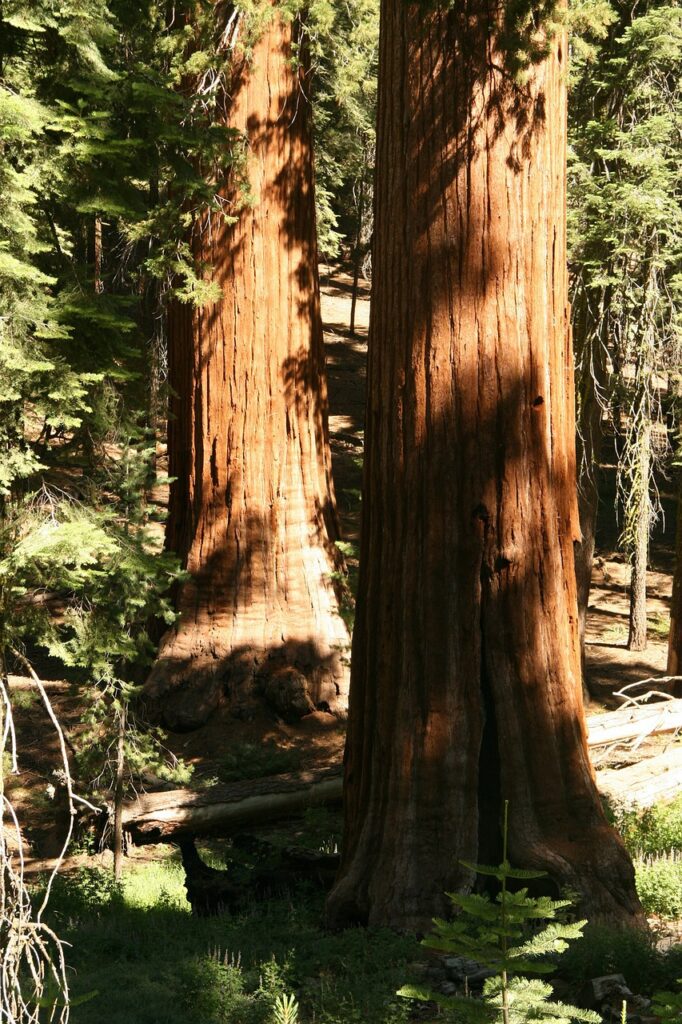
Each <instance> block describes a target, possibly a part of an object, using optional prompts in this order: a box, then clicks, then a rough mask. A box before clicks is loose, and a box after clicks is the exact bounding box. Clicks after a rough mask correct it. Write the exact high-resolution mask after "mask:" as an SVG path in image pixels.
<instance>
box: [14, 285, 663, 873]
mask: <svg viewBox="0 0 682 1024" xmlns="http://www.w3.org/2000/svg"><path fill="white" fill-rule="evenodd" d="M322 271H323V275H322V286H323V297H322V312H323V318H324V321H325V325H326V334H325V341H326V353H327V368H328V377H329V404H330V438H331V446H332V455H333V468H334V480H335V488H336V497H337V503H338V508H339V515H340V520H341V525H342V531H343V535H344V537H345V539H346V540H347V541H351V542H356V541H357V539H358V533H359V519H360V488H361V477H362V473H361V458H362V446H363V428H364V403H365V387H366V369H365V363H366V354H367V331H368V325H369V295H368V287H367V285H366V284H364V283H363V286H362V295H361V298H360V301H359V303H358V310H357V314H356V324H357V331H356V336H355V337H351V336H350V334H349V329H348V324H349V320H350V293H351V280H350V278H349V277H347V276H345V275H341V274H338V273H335V274H334V276H333V277H327V275H325V273H324V268H322ZM612 487H613V472H612V470H609V469H608V468H607V469H606V471H605V491H606V496H605V499H604V501H603V504H602V509H601V521H600V529H599V532H598V557H597V560H596V564H595V572H594V585H593V590H592V596H591V601H590V608H589V616H588V624H587V651H586V656H587V671H588V673H589V677H590V685H591V688H592V690H593V692H594V693H596V694H597V695H598V700H595V701H593V702H592V705H591V706H590V708H589V711H590V712H592V713H594V712H596V711H598V710H600V708H602V707H606V706H614V703H617V702H614V700H613V698H612V697H611V694H612V693H613V691H614V690H617V689H619V688H620V687H621V686H624V685H626V684H627V683H630V682H633V681H636V680H640V679H643V678H646V677H648V676H653V675H660V674H662V673H664V672H665V662H666V636H665V631H666V628H667V621H668V614H669V603H670V590H671V576H670V571H671V569H672V564H673V563H672V559H673V544H674V540H673V538H674V530H675V522H674V503H673V502H672V497H671V495H667V494H666V493H665V482H664V483H663V487H662V490H663V499H664V508H665V511H666V515H665V522H664V527H665V528H664V529H663V528H662V527H661V528H659V529H658V530H657V532H656V533H655V534H654V537H653V540H652V568H651V571H650V572H649V577H648V585H649V619H650V626H651V629H650V642H649V647H648V649H647V651H646V652H644V653H639V654H635V653H632V652H629V651H627V650H626V648H625V642H626V639H627V615H628V599H627V576H628V567H627V566H626V565H625V564H624V562H623V559H622V556H620V555H618V554H617V553H614V548H615V545H616V537H615V535H614V528H613V525H612V523H613V508H612V501H611V500H610V498H609V491H610V490H612ZM349 561H350V563H351V568H352V567H353V564H354V557H353V554H352V553H351V555H350V558H349ZM23 686H24V684H22V683H20V682H19V681H17V682H15V684H14V688H16V692H19V691H20V689H21V687H23ZM21 692H22V694H23V693H25V691H24V690H21ZM49 692H50V695H51V697H52V699H53V702H54V704H55V708H56V711H57V714H58V716H59V717H60V720H61V721H62V723H63V726H64V729H65V732H66V735H67V738H68V740H69V745H70V747H71V751H72V753H73V752H74V751H75V749H76V747H77V745H78V734H79V731H80V730H81V728H82V727H81V726H80V724H79V722H80V715H81V710H82V701H83V692H82V690H81V691H80V692H79V691H78V690H77V689H75V688H73V687H71V686H70V685H69V684H67V683H61V684H53V685H51V687H50V691H49ZM16 718H17V728H18V740H19V748H20V751H21V761H20V769H21V774H20V775H19V776H16V777H14V778H13V779H12V780H11V781H10V784H9V790H10V793H11V796H12V798H13V800H14V802H15V804H16V805H17V810H18V812H19V815H20V817H21V818H22V819H23V820H24V821H25V822H26V830H25V840H26V843H27V846H28V847H29V850H30V854H32V855H33V857H35V858H41V857H49V856H51V855H53V853H54V852H56V850H55V849H54V846H55V835H54V828H53V826H52V822H53V821H54V816H55V810H58V808H57V807H56V805H55V801H54V800H53V798H52V796H51V793H52V790H51V787H52V785H53V783H54V776H53V772H54V768H55V766H56V764H57V760H58V758H57V746H56V737H54V735H53V733H52V731H51V730H50V729H49V728H48V723H47V720H46V716H45V713H44V710H43V709H42V707H41V706H40V703H39V702H37V701H36V700H34V699H32V698H31V697H30V695H29V696H27V695H24V696H23V697H22V698H21V700H20V706H19V707H18V708H17V712H16ZM168 746H169V748H170V749H172V750H173V752H174V753H175V754H177V755H179V756H181V757H182V758H183V759H184V760H186V761H187V762H189V763H190V764H192V765H193V766H194V769H195V778H196V779H198V780H202V779H203V780H204V781H205V782H208V781H210V780H212V779H221V780H222V779H223V778H224V773H225V766H226V764H228V765H229V764H231V763H233V761H234V758H235V757H238V756H240V752H242V751H246V752H247V754H248V752H249V751H250V752H251V753H253V751H254V750H258V749H263V750H266V751H268V750H272V751H275V752H277V751H283V754H280V753H278V754H277V757H282V756H283V757H285V758H288V760H286V765H285V767H284V768H281V767H280V768H277V767H276V764H277V763H278V762H277V761H276V759H275V760H273V768H272V769H271V770H270V771H265V772H264V774H272V773H274V772H276V771H278V770H280V771H281V770H296V769H303V768H306V767H311V766H313V765H315V766H320V767H321V766H323V765H326V764H331V763H334V762H338V761H339V760H340V758H341V752H342V747H343V725H342V724H341V723H339V722H338V721H337V720H336V719H335V718H333V717H332V716H330V715H326V714H324V713H321V712H318V713H315V714H314V715H311V716H309V717H308V718H307V719H304V720H303V721H302V722H301V723H299V724H297V725H295V726H294V725H290V724H287V723H285V722H282V721H280V720H278V719H276V718H275V717H274V716H267V715H263V716H262V717H260V718H254V719H252V720H250V721H244V720H242V719H236V718H234V717H233V716H231V714H230V713H229V710H228V709H226V710H224V711H222V712H220V713H219V714H218V715H216V716H214V718H213V719H211V721H210V722H209V723H208V724H207V725H206V726H204V727H203V728H202V729H200V730H197V731H196V732H193V733H190V734H185V735H170V736H169V737H168ZM273 757H274V755H273ZM230 759H232V760H230Z"/></svg>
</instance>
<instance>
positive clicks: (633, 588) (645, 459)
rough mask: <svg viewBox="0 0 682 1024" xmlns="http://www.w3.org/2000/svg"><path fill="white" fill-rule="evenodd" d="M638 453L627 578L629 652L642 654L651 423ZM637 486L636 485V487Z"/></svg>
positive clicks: (645, 427)
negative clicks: (635, 514) (638, 478)
mask: <svg viewBox="0 0 682 1024" xmlns="http://www.w3.org/2000/svg"><path fill="white" fill-rule="evenodd" d="M637 446H638V448H639V451H638V453H637V457H638V460H639V474H638V476H639V477H640V479H641V486H639V487H637V517H636V521H635V524H634V526H635V533H634V538H633V540H634V544H633V549H632V572H631V575H630V631H629V635H628V650H630V651H645V650H646V645H647V629H646V569H647V563H648V561H649V533H650V531H651V509H650V504H649V469H650V464H651V423H650V422H647V423H644V424H643V425H642V428H641V431H640V435H639V437H638V438H637ZM635 486H637V485H635Z"/></svg>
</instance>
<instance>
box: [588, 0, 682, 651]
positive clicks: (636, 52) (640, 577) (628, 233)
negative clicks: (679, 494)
mask: <svg viewBox="0 0 682 1024" xmlns="http://www.w3.org/2000/svg"><path fill="white" fill-rule="evenodd" d="M583 7H585V8H590V7H592V8H593V11H592V13H593V15H596V17H597V23H598V24H599V22H601V25H602V26H606V31H605V33H604V35H605V37H604V39H603V42H601V43H599V42H598V43H597V45H593V46H592V47H591V48H590V49H587V50H583V51H579V58H580V59H579V60H578V61H576V70H575V77H576V83H575V87H574V91H573V102H572V126H571V143H572V155H573V159H572V162H571V176H570V182H571V189H570V195H571V206H572V246H571V250H572V263H573V266H574V275H573V280H574V288H573V293H574V294H573V304H574V324H575V332H576V342H577V347H578V351H579V353H580V357H581V363H582V367H583V369H584V373H583V379H584V381H585V385H584V394H585V396H586V398H585V401H584V402H583V404H582V417H581V419H582V424H583V427H582V434H583V437H584V438H585V454H586V459H585V468H586V472H585V474H584V481H585V482H584V486H583V493H584V495H585V500H584V514H583V516H582V525H583V532H584V535H585V538H586V542H585V543H584V553H585V555H586V556H587V558H586V559H585V565H584V569H583V571H582V574H581V575H582V579H583V581H584V589H583V609H582V614H583V615H584V608H585V604H586V598H587V589H586V587H587V581H588V579H589V575H590V572H591V554H590V551H591V550H593V547H594V543H593V527H594V522H595V517H596V490H595V488H594V485H593V484H592V483H591V480H590V478H591V475H592V473H593V472H594V469H593V466H592V465H591V463H592V462H593V461H594V458H593V457H594V456H595V455H596V454H598V453H596V452H595V450H594V441H593V439H594V438H595V436H596V434H595V426H594V419H595V408H596V403H595V401H594V397H590V396H594V393H595V391H594V389H595V387H596V388H597V390H599V391H600V394H601V405H602V406H603V407H604V408H608V409H610V414H611V420H612V423H613V427H614V429H615V432H616V437H617V450H618V492H619V500H620V506H621V509H622V515H623V519H622V537H621V542H622V545H623V547H624V548H625V550H626V552H627V553H628V554H629V556H630V559H631V562H632V586H631V611H630V635H629V646H630V647H631V648H632V649H635V650H640V649H642V648H643V647H644V646H645V644H646V567H647V561H648V548H649V535H650V531H651V527H652V524H653V521H654V517H655V514H656V510H657V492H656V485H655V477H654V471H655V469H656V467H657V466H660V465H661V464H662V463H664V462H665V460H666V459H667V458H668V457H669V452H670V449H669V446H667V445H666V442H665V429H664V424H665V420H666V406H665V401H666V399H665V392H662V391H661V383H662V381H664V380H665V375H666V373H667V372H668V371H670V370H673V369H674V368H675V367H677V366H679V363H680V356H679V353H680V320H679V312H678V310H679V275H680V266H681V264H680V258H681V253H682V230H681V229H682V206H681V205H680V166H681V165H682V159H681V158H682V152H681V150H680V138H681V137H682V135H681V133H680V124H681V121H680V118H681V115H682V106H681V105H680V101H681V98H682V94H681V92H680V84H679V83H680V70H681V66H680V60H681V55H682V37H681V35H680V27H681V25H682V21H681V18H682V10H681V9H680V7H679V5H678V4H668V3H657V2H652V3H648V4H647V5H645V7H643V8H635V9H633V8H632V7H631V6H630V5H620V4H616V5H614V7H613V8H611V7H609V6H608V5H603V4H596V5H595V4H592V5H590V4H584V5H583ZM596 415H597V416H598V417H599V419H601V416H600V414H599V413H596Z"/></svg>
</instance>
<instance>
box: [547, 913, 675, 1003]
mask: <svg viewBox="0 0 682 1024" xmlns="http://www.w3.org/2000/svg"><path fill="white" fill-rule="evenodd" d="M681 972H682V946H676V947H673V948H672V949H671V950H669V951H668V952H667V953H663V952H661V951H660V950H658V949H656V946H655V944H654V940H653V938H652V937H651V936H650V935H648V934H645V933H642V932H639V931H636V930H635V929H631V928H614V927H610V926H608V925H600V924H588V925H587V927H586V928H585V932H584V934H583V937H582V939H581V940H580V942H574V943H572V944H571V946H570V947H569V949H568V950H567V951H566V953H564V954H563V956H562V958H561V976H562V977H564V978H566V980H568V981H570V982H573V983H575V985H576V987H582V984H583V983H584V982H585V981H586V980H587V979H588V978H598V977H601V976H603V975H605V974H622V975H624V977H625V979H626V981H627V983H628V986H629V987H630V989H632V991H633V992H637V993H639V994H642V995H651V994H652V993H653V992H655V991H656V990H657V989H663V988H669V987H670V986H671V985H672V986H674V985H675V981H676V979H677V978H678V977H680V974H681Z"/></svg>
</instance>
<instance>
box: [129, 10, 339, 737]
mask: <svg viewBox="0 0 682 1024" xmlns="http://www.w3.org/2000/svg"><path fill="white" fill-rule="evenodd" d="M293 31H294V29H293V27H292V24H291V22H288V21H285V20H284V19H282V18H280V17H279V15H278V14H277V13H276V10H273V18H272V20H271V21H270V22H269V23H268V24H267V25H266V27H265V28H264V30H263V32H262V33H261V35H260V38H259V39H258V41H257V42H256V43H255V45H254V46H253V49H252V52H251V56H250V58H249V59H248V60H247V59H243V60H242V61H241V62H239V61H238V60H237V58H236V57H235V58H234V61H233V69H232V80H231V82H230V84H229V86H228V93H229V99H228V100H227V110H228V113H227V118H228V124H229V126H230V127H231V128H233V129H235V130H236V131H237V132H240V133H243V135H244V137H245V140H246V148H245V167H244V168H240V169H239V171H238V172H235V173H234V174H233V176H232V177H230V178H228V180H227V181H225V183H224V185H223V186H222V188H221V189H220V191H221V195H222V197H223V199H224V202H225V208H226V210H227V211H228V212H231V211H234V210H236V211H237V214H238V219H237V222H236V223H235V224H232V225H228V224H225V223H222V222H221V221H220V220H219V219H218V218H217V217H216V216H215V215H214V216H213V217H212V218H210V219H209V218H204V219H203V220H202V222H201V223H200V224H199V225H197V227H196V230H195V231H194V234H193V245H194V252H195V256H196V257H197V259H198V260H201V261H204V262H205V263H206V264H207V265H208V266H210V267H211V268H212V271H211V273H210V276H211V279H212V280H213V281H215V282H217V283H218V285H219V286H220V289H221V291H222V297H221V299H220V301H219V302H217V303H215V304H214V305H211V306H209V307H207V308H203V309H201V310H198V309H195V308H193V307H191V306H189V305H180V304H177V305H175V306H174V307H173V309H172V310H171V315H170V318H169V350H170V352H169V359H170V385H171V388H172V391H173V397H172V399H171V417H170V427H169V453H170V457H169V463H170V474H171V476H172V477H175V478H176V479H175V482H174V483H173V485H172V488H171V498H170V516H169V522H168V534H167V536H168V546H169V547H170V548H172V549H173V550H175V551H177V552H178V553H179V554H180V555H181V557H182V560H183V563H184V565H185V566H186V568H187V570H188V572H189V574H190V578H189V580H188V581H187V582H186V583H185V584H184V585H183V586H182V588H181V590H180V592H179V596H178V610H179V612H180V619H179V623H178V624H177V626H176V628H174V629H173V630H172V631H171V632H169V633H168V634H167V636H166V637H165V638H164V640H163V641H162V644H161V649H160V653H159V660H158V662H157V664H156V666H155V668H154V671H153V673H152V676H151V679H150V681H149V683H148V686H147V693H148V697H149V698H150V700H152V701H154V702H155V703H157V704H158V705H159V706H160V708H161V710H162V712H163V716H164V718H165V720H166V722H167V724H169V725H170V726H172V727H180V728H190V727H192V726H194V725H197V724H199V723H200V722H201V721H203V720H204V719H205V718H206V717H207V715H208V714H209V713H210V712H211V710H212V709H213V708H215V707H216V705H218V704H219V703H220V702H222V701H226V700H229V701H232V702H236V704H237V705H243V704H244V703H248V702H249V701H251V700H252V699H253V697H254V694H255V693H256V692H257V691H259V690H260V691H261V692H262V693H264V694H265V695H266V696H268V697H269V698H270V699H271V701H272V702H273V704H274V705H275V707H276V708H277V709H278V710H280V711H282V712H284V713H286V711H287V710H290V711H292V713H296V712H298V713H302V712H305V711H306V710H308V709H311V708H312V707H313V706H314V705H318V704H321V703H326V704H328V705H329V706H330V707H331V708H332V709H334V708H339V707H342V706H343V705H344V698H345V692H344V691H345V690H346V686H345V674H346V670H345V668H344V664H343V660H342V655H343V648H344V646H346V645H347V644H348V634H347V630H346V627H345V625H344V623H343V621H342V619H341V618H340V617H339V614H338V604H337V595H336V593H335V590H334V579H333V574H334V571H335V569H338V563H337V557H336V554H335V547H334V541H335V539H336V537H337V520H336V511H335V504H334V495H333V488H332V481H331V473H330V455H329V441H328V430H327V396H326V385H325V377H324V354H323V341H322V324H321V319H320V304H319V285H318V275H317V247H316V234H315V210H314V184H313V165H312V153H311V134H310V129H311V126H310V116H309V105H308V102H307V99H306V90H305V88H304V83H302V82H301V81H300V80H299V74H298V73H297V71H296V69H295V61H294V42H295V40H294V38H293ZM243 172H245V176H246V179H247V182H248V188H249V191H250V197H249V199H248V200H247V201H246V202H245V201H244V195H243V191H241V190H240V177H241V175H242V173H243Z"/></svg>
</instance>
